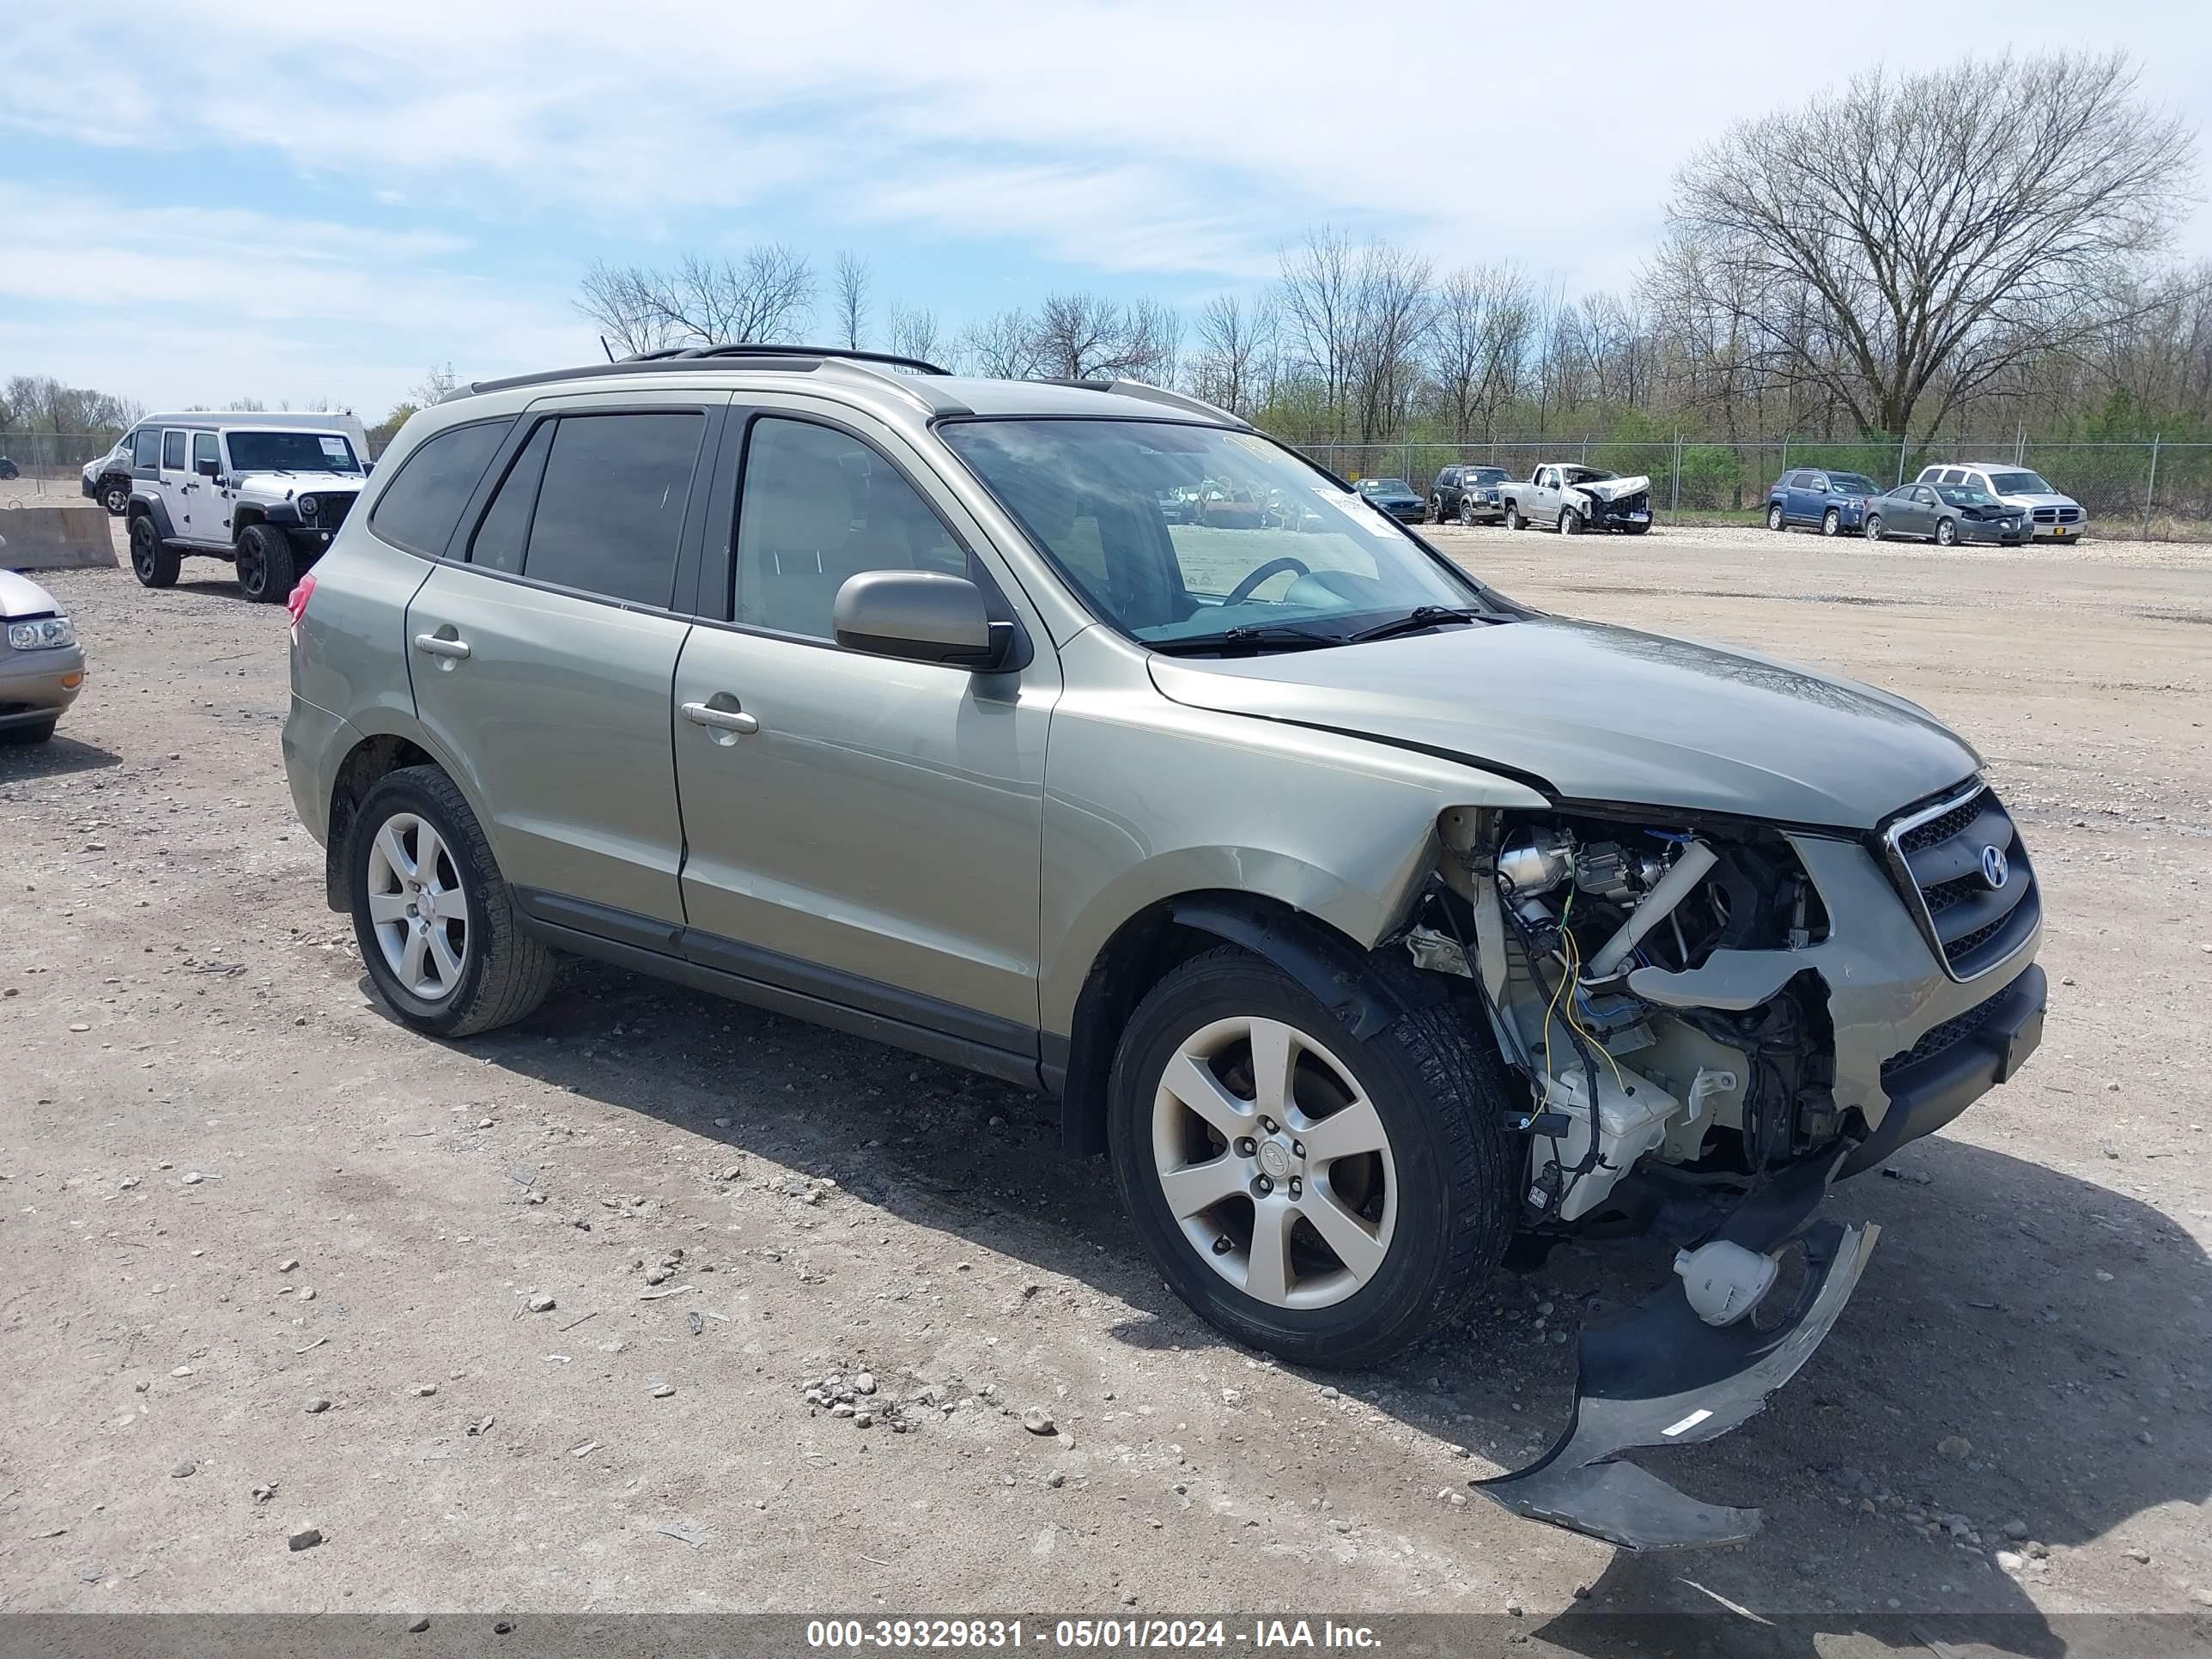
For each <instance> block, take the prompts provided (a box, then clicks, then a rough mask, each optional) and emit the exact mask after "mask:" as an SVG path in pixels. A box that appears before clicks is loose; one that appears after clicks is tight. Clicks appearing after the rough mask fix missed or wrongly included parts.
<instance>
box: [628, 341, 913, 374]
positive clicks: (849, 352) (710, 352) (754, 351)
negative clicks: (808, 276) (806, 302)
mask: <svg viewBox="0 0 2212 1659" xmlns="http://www.w3.org/2000/svg"><path fill="white" fill-rule="evenodd" d="M671 357H680V358H685V359H690V358H694V357H837V358H842V359H845V360H847V361H848V362H860V363H885V364H888V365H890V367H891V368H910V369H912V370H913V371H914V372H915V374H950V373H951V370H950V369H946V368H939V366H938V365H937V364H935V363H933V362H925V361H924V360H923V359H921V358H920V357H902V356H897V355H896V353H893V352H889V351H862V350H860V349H859V348H858V347H849V348H848V347H846V346H811V345H769V344H765V343H761V342H758V341H750V340H738V341H733V342H732V343H729V344H726V345H702V346H670V347H668V348H666V349H664V350H660V351H640V352H636V353H634V354H633V355H631V356H628V357H625V358H623V360H622V361H623V362H626V363H635V362H665V361H666V360H667V359H669V358H671Z"/></svg>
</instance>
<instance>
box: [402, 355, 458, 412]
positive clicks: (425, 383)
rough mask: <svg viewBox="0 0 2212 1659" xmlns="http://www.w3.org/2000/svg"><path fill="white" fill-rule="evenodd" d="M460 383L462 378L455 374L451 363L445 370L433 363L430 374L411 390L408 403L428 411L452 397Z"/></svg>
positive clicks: (408, 394) (418, 381)
mask: <svg viewBox="0 0 2212 1659" xmlns="http://www.w3.org/2000/svg"><path fill="white" fill-rule="evenodd" d="M460 383H461V381H460V377H459V375H457V374H454V373H453V365H452V364H451V363H447V365H446V366H445V367H444V368H439V367H438V366H437V365H436V364H435V363H433V364H431V365H430V368H429V372H428V374H424V375H423V376H422V379H421V380H417V381H416V383H415V385H414V386H412V387H411V388H410V390H409V391H408V393H407V401H408V402H409V403H410V404H414V405H415V406H416V408H417V409H428V408H430V407H431V406H433V405H434V404H441V403H443V402H444V401H445V400H446V399H447V398H450V397H452V396H453V391H454V389H455V388H456V387H457V386H459V385H460Z"/></svg>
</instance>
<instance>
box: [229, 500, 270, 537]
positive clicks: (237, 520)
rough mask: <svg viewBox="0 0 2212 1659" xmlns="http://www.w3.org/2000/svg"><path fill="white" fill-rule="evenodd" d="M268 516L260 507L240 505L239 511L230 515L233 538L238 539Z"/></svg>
mask: <svg viewBox="0 0 2212 1659" xmlns="http://www.w3.org/2000/svg"><path fill="white" fill-rule="evenodd" d="M266 516H267V514H265V513H263V511H262V510H261V509H260V508H259V507H240V508H239V509H238V511H237V512H235V513H232V514H231V515H230V538H231V540H232V541H234V542H235V541H237V540H238V539H239V538H240V537H242V536H243V535H245V534H246V532H247V531H249V530H251V529H252V528H253V526H256V525H258V524H259V523H260V522H261V521H262V520H263V519H264V518H265V517H266Z"/></svg>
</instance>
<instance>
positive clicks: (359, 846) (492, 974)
mask: <svg viewBox="0 0 2212 1659" xmlns="http://www.w3.org/2000/svg"><path fill="white" fill-rule="evenodd" d="M398 812H411V813H413V814H415V815H416V817H422V818H425V819H428V821H429V823H430V824H431V825H432V827H433V828H435V829H436V830H437V832H438V834H439V836H440V837H441V839H443V841H444V842H445V843H446V847H447V851H448V853H449V854H451V856H452V857H453V860H454V862H455V864H456V865H457V866H459V869H458V873H459V877H460V879H461V884H462V886H463V888H464V890H465V896H466V898H467V901H468V938H469V945H468V949H467V952H466V955H465V957H464V958H463V961H462V963H461V972H460V976H459V979H458V980H457V981H455V983H454V986H453V989H452V990H451V991H449V992H448V993H447V994H446V995H445V996H444V997H443V998H441V999H440V1000H437V1001H435V1002H433V1001H428V1000H425V999H423V998H421V997H418V996H416V995H415V994H413V993H412V992H411V991H410V990H408V989H407V988H406V987H404V986H403V985H402V984H401V983H400V982H399V979H398V975H395V974H394V973H393V972H392V969H391V965H390V964H389V963H386V961H385V959H384V950H383V947H382V946H381V945H380V944H378V942H377V939H376V933H375V928H374V924H373V923H372V922H371V921H370V920H369V911H368V865H369V854H370V851H371V849H372V848H373V847H374V843H375V841H376V836H377V832H378V831H379V830H380V829H382V828H383V827H384V824H385V823H386V820H388V819H389V818H391V817H392V815H393V814H395V813H398ZM346 884H347V885H346V891H347V894H348V896H349V898H350V899H351V900H352V903H353V931H354V939H355V941H356V943H357V944H358V945H360V947H361V956H362V963H364V964H365V965H366V966H367V968H368V977H369V981H370V982H371V983H372V984H374V986H375V987H376V994H377V995H379V996H380V997H381V998H383V999H384V1003H385V1006H386V1007H388V1008H390V1009H391V1010H392V1012H393V1013H395V1014H397V1015H398V1016H399V1018H400V1021H401V1023H403V1024H406V1025H410V1026H412V1027H413V1028H414V1029H415V1030H418V1031H422V1032H424V1033H426V1034H428V1036H446V1037H458V1036H475V1035H476V1034H477V1032H479V1031H489V1030H496V1029H497V1028H498V1027H500V1026H502V1025H511V1024H513V1023H514V1022H515V1021H516V1020H519V1019H521V1018H526V1016H527V1015H529V1014H530V1012H532V1010H533V1009H535V1008H536V1007H537V1006H538V1004H539V1003H541V1002H543V1001H544V1000H545V994H546V992H547V991H549V990H550V989H551V988H552V985H553V971H554V956H553V952H552V951H550V950H548V949H547V948H546V947H545V946H544V945H543V944H541V943H540V942H539V941H538V939H534V938H532V936H531V935H530V934H529V933H525V932H524V931H523V928H522V926H521V922H520V918H519V917H518V916H517V915H516V914H515V909H514V900H513V895H512V894H511V893H510V892H509V891H508V890H507V882H506V880H505V879H504V878H502V877H501V875H500V873H499V865H498V862H497V861H496V860H494V859H493V857H492V854H491V844H490V843H489V842H487V841H486V840H485V839H484V835H483V829H481V828H479V827H478V825H477V818H476V814H475V813H473V812H471V811H470V810H469V804H468V801H467V799H466V798H465V797H464V796H463V795H462V793H461V792H460V790H459V788H458V787H456V786H455V785H454V783H453V780H452V779H451V778H449V777H447V775H445V774H444V773H443V772H441V771H440V770H439V769H437V768H436V767H435V766H409V767H403V768H401V769H399V770H398V771H397V772H391V773H387V774H386V775H385V776H383V777H382V778H380V779H379V780H378V781H376V783H375V784H374V786H373V787H371V788H370V790H369V792H368V796H367V797H366V798H365V799H363V800H362V804H361V811H359V812H358V813H356V815H355V817H354V821H353V829H352V832H351V841H350V844H349V846H348V847H347V848H346Z"/></svg>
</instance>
